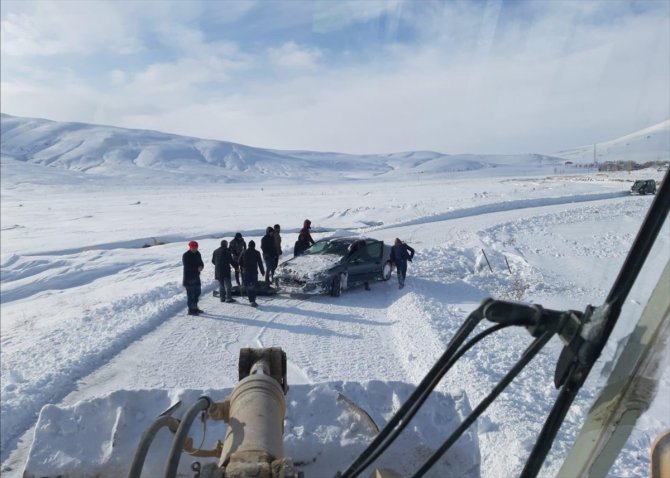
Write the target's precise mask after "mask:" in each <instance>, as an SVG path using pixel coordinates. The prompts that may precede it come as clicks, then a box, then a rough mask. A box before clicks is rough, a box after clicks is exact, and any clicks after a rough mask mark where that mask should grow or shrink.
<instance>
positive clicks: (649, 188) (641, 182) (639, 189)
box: [630, 179, 656, 194]
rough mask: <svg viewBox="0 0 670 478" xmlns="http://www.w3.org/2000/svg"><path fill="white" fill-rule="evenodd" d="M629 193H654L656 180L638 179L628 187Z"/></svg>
mask: <svg viewBox="0 0 670 478" xmlns="http://www.w3.org/2000/svg"><path fill="white" fill-rule="evenodd" d="M630 192H631V194H635V193H637V194H655V193H656V181H654V180H653V179H638V180H637V181H635V182H634V183H633V187H631V188H630Z"/></svg>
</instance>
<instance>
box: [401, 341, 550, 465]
mask: <svg viewBox="0 0 670 478" xmlns="http://www.w3.org/2000/svg"><path fill="white" fill-rule="evenodd" d="M554 334H555V331H553V330H550V331H547V332H544V333H543V334H542V335H540V336H539V337H538V338H537V339H535V340H534V341H533V342H532V343H531V344H530V345H529V346H528V348H527V349H526V350H525V351H524V353H523V355H522V356H521V358H520V359H519V361H518V362H517V363H516V364H515V365H514V367H512V369H511V370H510V371H509V372H507V375H505V376H504V377H503V379H502V380H501V381H500V382H498V384H497V385H496V386H495V387H494V389H493V390H492V391H491V393H489V394H488V395H487V397H486V398H485V399H484V400H482V401H481V403H480V404H479V405H477V408H475V409H474V410H473V411H472V412H471V413H470V415H468V417H467V418H466V419H465V420H464V421H463V423H461V424H460V425H459V426H458V428H456V430H454V432H453V433H452V434H451V435H450V436H449V437H448V438H447V440H446V441H445V442H444V443H443V444H442V445H441V446H440V448H438V449H437V450H436V451H435V452H434V453H433V454H432V455H431V457H430V458H429V459H428V460H427V461H426V462H425V463H424V464H423V465H422V466H421V468H419V470H417V472H416V473H415V474H414V475H413V476H412V478H419V477H421V476H423V475H424V474H425V473H426V472H427V471H429V470H430V469H431V468H432V466H433V465H434V464H435V463H436V462H437V460H439V459H440V457H442V455H443V454H444V453H445V452H446V451H447V450H448V449H449V448H451V446H452V445H453V444H454V443H456V441H457V440H458V439H459V438H460V437H461V435H462V434H463V433H464V432H465V430H467V429H468V428H469V427H470V425H472V423H474V421H475V420H476V419H477V418H478V417H479V416H480V415H481V414H482V413H483V412H484V411H485V410H486V409H487V408H488V407H489V405H491V403H492V402H493V401H494V400H495V399H496V398H498V396H499V395H500V394H501V393H502V392H503V390H504V389H505V388H506V387H507V386H508V385H509V384H510V383H511V382H512V380H514V379H515V378H516V376H517V375H519V373H520V372H521V371H522V370H523V369H524V368H525V367H526V365H528V363H529V362H530V361H531V360H532V359H533V358H534V357H535V356H536V355H537V354H538V353H539V352H540V350H542V348H543V347H544V346H545V345H546V344H547V342H549V340H550V339H551V338H552V337H553V336H554Z"/></svg>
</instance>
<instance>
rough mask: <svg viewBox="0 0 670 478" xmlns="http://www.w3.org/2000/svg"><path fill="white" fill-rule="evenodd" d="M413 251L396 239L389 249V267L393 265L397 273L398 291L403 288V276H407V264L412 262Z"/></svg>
mask: <svg viewBox="0 0 670 478" xmlns="http://www.w3.org/2000/svg"><path fill="white" fill-rule="evenodd" d="M413 258H414V249H412V248H411V247H410V246H408V245H407V244H405V243H404V242H402V241H401V240H400V239H398V238H397V237H396V238H395V242H394V244H393V247H392V248H391V265H395V266H396V269H397V273H398V289H402V288H403V287H405V276H406V275H407V262H408V261H409V262H412V259H413Z"/></svg>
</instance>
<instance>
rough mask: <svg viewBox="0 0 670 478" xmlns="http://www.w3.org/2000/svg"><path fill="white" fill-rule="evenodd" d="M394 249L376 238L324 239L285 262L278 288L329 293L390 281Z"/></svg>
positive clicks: (282, 266)
mask: <svg viewBox="0 0 670 478" xmlns="http://www.w3.org/2000/svg"><path fill="white" fill-rule="evenodd" d="M390 256H391V246H387V245H385V244H384V242H382V241H379V240H377V239H371V238H361V237H331V238H327V239H321V240H319V241H317V242H316V243H314V245H313V246H312V247H310V248H309V249H307V250H306V251H305V253H304V254H303V255H300V256H298V257H294V258H293V259H289V260H288V261H286V262H284V263H282V264H281V265H280V266H279V267H278V268H277V271H276V272H275V285H276V286H277V287H278V288H279V289H280V291H282V292H289V293H302V294H330V295H332V296H333V297H338V296H339V295H340V294H341V292H342V291H343V290H345V289H349V288H351V287H353V286H356V285H359V284H363V283H365V282H371V281H375V280H384V281H386V280H389V279H390V278H391V261H390Z"/></svg>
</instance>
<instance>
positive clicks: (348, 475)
mask: <svg viewBox="0 0 670 478" xmlns="http://www.w3.org/2000/svg"><path fill="white" fill-rule="evenodd" d="M487 303H488V302H486V301H485V302H484V304H483V305H481V306H480V307H479V308H477V309H476V310H475V311H473V312H472V313H471V314H470V315H469V316H468V318H467V319H465V322H463V324H462V325H461V326H460V327H459V329H458V331H457V332H456V334H455V335H454V337H453V338H452V339H451V341H450V342H449V344H448V345H447V349H446V350H445V351H444V353H443V354H442V356H441V357H440V358H439V359H438V361H437V362H436V363H435V365H433V367H432V368H431V369H430V370H429V371H428V373H427V374H426V375H425V376H424V378H423V379H422V380H421V382H420V383H419V385H418V386H417V387H416V389H415V390H414V392H412V395H411V396H410V397H409V399H407V401H406V402H405V403H404V404H403V405H402V407H400V409H399V410H398V411H397V412H396V414H395V415H394V416H393V417H392V418H391V420H389V422H388V423H387V424H386V426H385V427H384V428H383V429H382V430H381V431H380V432H379V434H378V435H377V436H376V437H375V438H374V440H372V442H371V443H370V444H369V445H368V446H367V448H366V449H365V450H363V451H362V452H361V454H360V455H359V456H358V458H356V460H355V461H354V462H353V463H352V464H351V465H349V467H348V468H347V469H346V470H344V472H343V473H342V474H341V475H337V476H339V477H340V478H353V477H355V476H358V474H359V473H361V472H362V471H363V470H365V468H366V467H367V466H369V465H370V463H372V461H374V459H375V458H376V457H377V456H378V454H377V455H373V453H374V452H375V451H376V450H377V448H378V447H379V446H380V445H381V444H382V443H383V442H384V440H385V439H386V437H388V435H389V434H390V433H391V432H392V431H393V429H394V428H395V427H396V425H398V423H399V422H400V421H401V420H402V419H404V417H405V415H407V413H408V412H409V411H410V410H411V409H412V408H413V404H414V403H415V402H420V403H423V401H425V399H426V398H427V396H428V394H429V393H430V390H432V389H433V388H435V385H436V384H437V383H438V382H439V381H440V379H441V378H442V375H444V373H442V374H441V375H440V373H441V370H442V369H443V368H444V367H445V365H447V364H448V363H449V361H450V360H451V358H452V357H453V355H454V354H456V353H457V352H458V348H459V347H460V346H461V344H462V343H463V342H464V341H465V339H467V337H468V335H470V333H471V332H472V330H473V329H474V328H475V327H477V324H479V322H480V321H481V320H482V317H483V315H482V310H483V308H484V305H485V304H487Z"/></svg>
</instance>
